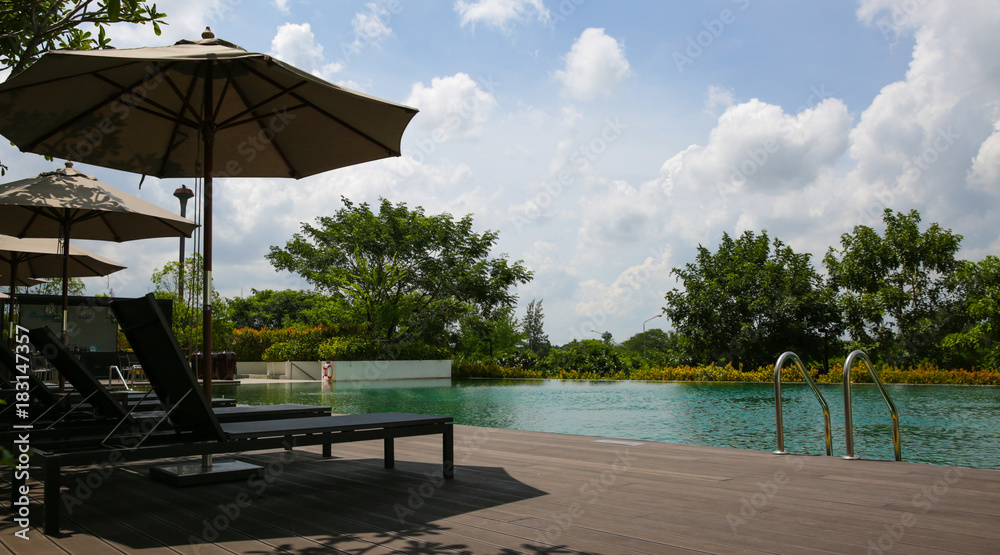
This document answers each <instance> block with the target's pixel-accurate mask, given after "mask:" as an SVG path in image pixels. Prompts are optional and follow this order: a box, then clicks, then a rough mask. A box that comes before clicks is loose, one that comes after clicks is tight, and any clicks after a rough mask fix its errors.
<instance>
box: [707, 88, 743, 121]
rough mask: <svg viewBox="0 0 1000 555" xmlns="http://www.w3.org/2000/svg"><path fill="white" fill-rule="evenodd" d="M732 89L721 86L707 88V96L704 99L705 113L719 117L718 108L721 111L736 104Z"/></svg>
mask: <svg viewBox="0 0 1000 555" xmlns="http://www.w3.org/2000/svg"><path fill="white" fill-rule="evenodd" d="M735 94H736V93H735V92H734V91H733V89H731V88H728V87H723V86H722V85H711V86H709V87H708V94H707V97H706V98H705V111H706V112H708V113H709V114H711V115H713V116H718V115H719V113H718V112H719V108H722V109H723V111H724V110H725V109H727V108H729V107H731V106H732V105H733V104H735V103H736V97H735Z"/></svg>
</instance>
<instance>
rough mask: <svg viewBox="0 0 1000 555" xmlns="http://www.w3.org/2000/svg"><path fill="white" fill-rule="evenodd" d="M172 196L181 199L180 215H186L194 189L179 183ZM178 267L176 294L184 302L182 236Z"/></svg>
mask: <svg viewBox="0 0 1000 555" xmlns="http://www.w3.org/2000/svg"><path fill="white" fill-rule="evenodd" d="M174 196H175V197H177V200H179V201H181V217H182V218H184V217H186V212H187V203H188V200H190V199H191V197H193V196H194V191H192V190H191V189H188V188H187V187H185V186H184V185H181V187H180V189H177V190H176V191H174ZM180 263H181V265H180V267H179V268H178V269H177V295H178V296H179V297H180V298H181V302H182V303H183V302H184V237H181V253H180Z"/></svg>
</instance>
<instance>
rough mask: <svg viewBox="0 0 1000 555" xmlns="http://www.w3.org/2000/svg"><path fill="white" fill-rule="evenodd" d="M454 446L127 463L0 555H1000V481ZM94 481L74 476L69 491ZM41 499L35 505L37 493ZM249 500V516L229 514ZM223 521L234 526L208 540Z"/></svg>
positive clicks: (492, 441)
mask: <svg viewBox="0 0 1000 555" xmlns="http://www.w3.org/2000/svg"><path fill="white" fill-rule="evenodd" d="M455 433H456V435H455V459H456V465H457V466H456V476H455V479H454V480H451V481H448V482H445V481H443V480H442V479H441V478H440V477H439V476H440V468H441V442H440V438H434V437H432V436H430V437H414V438H405V439H399V440H396V460H397V463H396V468H395V469H393V470H386V469H384V468H383V467H382V442H381V441H366V442H357V443H345V444H338V445H336V446H334V457H333V458H331V459H323V458H322V457H321V456H320V455H319V448H318V447H310V448H305V449H297V450H295V451H294V452H291V453H289V452H285V451H272V452H262V453H249V454H242V455H237V456H236V458H239V459H241V460H246V461H249V462H255V463H257V464H260V465H262V466H264V467H265V468H266V469H267V474H266V476H265V477H266V478H268V481H267V482H264V481H262V480H261V479H260V478H258V481H257V482H255V483H251V482H242V483H241V482H234V483H229V484H216V485H212V486H207V487H188V488H173V487H170V486H167V485H164V484H161V483H158V482H153V481H151V480H149V479H148V478H147V477H146V472H147V470H148V467H149V466H151V465H152V464H153V463H151V462H144V463H141V464H140V463H136V464H130V465H126V466H124V467H120V468H119V469H118V470H116V471H115V473H114V474H113V475H112V476H111V477H110V478H108V479H107V480H105V481H104V483H103V484H102V485H101V486H100V487H98V488H95V490H94V491H93V494H92V495H91V496H89V498H88V499H87V500H86V501H85V502H84V503H83V505H80V506H78V507H75V508H74V511H73V514H67V512H65V511H64V512H63V517H64V518H63V521H64V525H63V534H62V535H61V536H58V537H51V538H50V537H46V536H44V535H42V533H41V531H40V530H39V529H37V528H33V529H31V530H30V532H29V534H30V537H31V539H30V540H29V541H28V542H24V541H23V540H20V539H18V538H15V537H13V532H14V529H15V526H14V523H13V522H12V520H11V518H10V515H9V514H8V515H4V517H3V518H2V519H0V553H3V552H4V550H7V551H9V552H11V553H16V554H21V553H31V554H36V553H37V554H41V555H48V554H59V555H65V554H76V553H80V554H88V555H89V554H104V553H143V554H154V553H155V554H160V553H184V554H192V555H195V554H197V555H202V554H213V555H215V554H219V555H222V554H228V553H254V554H265V553H296V554H300V555H309V554H313V553H364V554H383V553H385V554H387V553H396V552H404V553H475V554H478V553H497V554H504V555H508V554H512V553H532V554H538V553H626V554H639V553H652V554H658V553H673V552H689V553H789V554H791V553H920V554H927V555H933V554H938V553H945V552H949V553H950V552H965V553H984V554H985V553H997V552H1000V472H997V471H992V470H978V469H970V468H954V467H945V466H934V465H925V464H915V463H906V462H902V463H897V462H891V461H872V460H857V461H845V460H842V459H840V458H838V457H822V456H776V455H772V454H770V453H768V452H763V451H748V450H738V449H725V448H718V447H701V446H693V445H678V444H668V443H658V442H648V441H636V442H629V443H614V442H610V443H609V442H606V441H603V440H607V439H611V440H620V439H621V438H596V437H586V436H573V435H566V434H549V433H540V432H525V431H516V430H497V429H486V428H476V427H469V426H455ZM624 441H628V440H627V438H626V440H624ZM88 472H89V469H87V468H81V469H77V470H74V471H72V472H69V473H67V474H66V475H65V476H64V481H63V484H64V486H65V487H67V488H71V487H72V486H73V484H75V483H76V479H77V478H85V477H86V476H87V473H88ZM32 488H33V489H32V494H33V500H34V501H35V502H36V503H37V502H40V497H41V485H40V484H38V483H37V482H35V483H33V484H32ZM0 489H2V491H0V494H2V495H5V496H6V497H5V498H9V485H8V484H4V486H3V488H0ZM64 491H69V490H64ZM237 502H239V503H242V505H241V506H240V512H239V515H238V516H235V515H233V514H232V513H230V514H231V515H232V516H233V517H234V518H228V517H226V516H225V515H226V513H225V509H224V507H232V506H233V503H237ZM35 511H36V513H33V514H32V517H33V521H34V522H40V517H41V508H40V507H38V506H37V504H36V506H35ZM213 521H214V522H216V523H222V524H224V526H221V527H218V528H217V529H215V528H206V526H209V525H210V523H212V522H213ZM206 529H208V530H213V529H214V530H215V531H216V532H217V534H216V533H210V534H208V535H207V536H206V534H205V533H204V530H206ZM198 536H202V537H201V538H200V539H199V538H198ZM209 536H210V537H209ZM192 538H194V540H193V539H192Z"/></svg>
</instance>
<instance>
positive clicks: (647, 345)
mask: <svg viewBox="0 0 1000 555" xmlns="http://www.w3.org/2000/svg"><path fill="white" fill-rule="evenodd" d="M621 347H622V349H623V350H625V351H629V352H633V353H636V354H638V355H641V356H642V357H643V358H644V359H645V360H646V362H647V363H649V364H662V365H681V364H685V358H684V357H685V353H686V351H687V349H686V347H685V343H684V337H683V336H682V335H681V334H679V333H677V332H676V331H674V330H670V331H663V330H661V329H658V328H653V329H649V330H646V331H643V332H639V333H637V334H635V335H633V336H632V337H630V338H628V339H626V340H625V341H622V345H621Z"/></svg>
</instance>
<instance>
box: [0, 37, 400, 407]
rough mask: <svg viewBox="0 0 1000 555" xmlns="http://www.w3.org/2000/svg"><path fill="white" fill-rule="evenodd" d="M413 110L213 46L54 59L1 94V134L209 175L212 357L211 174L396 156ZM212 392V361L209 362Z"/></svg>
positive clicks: (213, 42)
mask: <svg viewBox="0 0 1000 555" xmlns="http://www.w3.org/2000/svg"><path fill="white" fill-rule="evenodd" d="M416 112H417V111H416V110H415V109H413V108H409V107H406V106H402V105H399V104H394V103H391V102H386V101H384V100H380V99H378V98H375V97H372V96H369V95H366V94H362V93H359V92H356V91H352V90H350V89H346V88H343V87H339V86H337V85H333V84H331V83H328V82H326V81H324V80H322V79H320V78H318V77H316V76H314V75H311V74H309V73H306V72H304V71H302V70H299V69H296V68H294V67H292V66H290V65H288V64H285V63H283V62H281V61H279V60H276V59H274V58H272V57H271V56H268V55H266V54H258V53H252V52H247V51H246V50H244V49H243V48H240V47H239V46H236V45H234V44H232V43H229V42H226V41H224V40H220V39H217V38H215V35H213V34H212V33H211V31H210V30H209V29H206V30H205V33H203V34H202V40H199V41H187V40H183V41H180V42H178V43H176V44H174V45H173V46H166V47H148V48H135V49H117V50H88V51H55V52H49V53H47V54H45V55H43V56H42V57H41V58H40V59H39V60H38V61H37V62H36V63H35V64H34V65H32V66H31V67H29V68H28V69H27V70H25V71H23V72H21V73H19V74H17V75H15V76H13V77H11V78H10V79H8V80H7V81H6V82H5V83H3V84H2V85H0V133H2V134H3V135H4V136H6V137H7V138H9V139H10V140H11V141H13V142H14V143H15V144H16V145H17V146H18V147H19V148H21V150H23V151H30V152H36V153H39V154H48V155H51V156H57V157H60V158H67V159H71V160H77V161H81V162H86V163H88V164H94V165H98V166H105V167H110V168H115V169H119V170H124V171H129V172H134V173H140V174H143V175H153V176H156V177H160V178H167V177H203V178H204V212H203V223H204V247H203V249H202V253H203V258H204V274H205V276H204V279H205V287H204V291H205V296H204V299H203V303H204V310H203V318H204V325H203V336H202V340H203V345H204V347H203V351H204V352H205V353H206V354H207V353H210V352H211V344H212V341H211V337H212V335H211V329H212V328H211V311H212V307H211V274H212V198H213V188H212V180H213V177H216V176H218V177H236V176H240V177H291V178H296V179H298V178H302V177H306V176H309V175H313V174H317V173H320V172H324V171H327V170H332V169H335V168H341V167H344V166H350V165H353V164H359V163H362V162H368V161H371V160H377V159H379V158H385V157H389V156H399V155H400V140H401V138H402V134H403V130H404V129H405V128H406V126H407V124H408V123H409V122H410V119H411V118H412V117H413V116H414V114H416ZM202 369H203V372H204V380H205V381H204V384H205V392H206V394H208V395H211V360H210V356H204V357H203V358H202Z"/></svg>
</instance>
